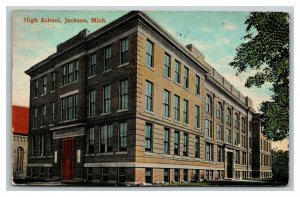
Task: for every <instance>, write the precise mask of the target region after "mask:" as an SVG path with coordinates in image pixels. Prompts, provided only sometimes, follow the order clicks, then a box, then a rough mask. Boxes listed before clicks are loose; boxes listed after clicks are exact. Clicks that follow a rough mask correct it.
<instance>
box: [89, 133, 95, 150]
mask: <svg viewBox="0 0 300 197" xmlns="http://www.w3.org/2000/svg"><path fill="white" fill-rule="evenodd" d="M94 132H95V130H94V128H88V132H87V152H88V153H94V151H95V138H94V137H95V133H94Z"/></svg>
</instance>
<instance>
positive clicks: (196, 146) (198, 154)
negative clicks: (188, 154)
mask: <svg viewBox="0 0 300 197" xmlns="http://www.w3.org/2000/svg"><path fill="white" fill-rule="evenodd" d="M195 158H200V137H199V136H196V141H195Z"/></svg>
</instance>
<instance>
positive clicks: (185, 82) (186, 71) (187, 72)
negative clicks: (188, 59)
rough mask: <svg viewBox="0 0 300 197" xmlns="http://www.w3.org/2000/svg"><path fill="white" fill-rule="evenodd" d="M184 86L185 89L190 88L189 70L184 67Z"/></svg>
mask: <svg viewBox="0 0 300 197" xmlns="http://www.w3.org/2000/svg"><path fill="white" fill-rule="evenodd" d="M183 80H184V81H183V85H184V87H185V88H189V69H188V68H187V67H184V76H183Z"/></svg>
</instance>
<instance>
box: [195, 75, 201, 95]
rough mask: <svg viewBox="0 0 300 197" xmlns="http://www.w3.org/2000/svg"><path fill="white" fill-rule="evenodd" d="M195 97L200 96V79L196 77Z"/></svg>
mask: <svg viewBox="0 0 300 197" xmlns="http://www.w3.org/2000/svg"><path fill="white" fill-rule="evenodd" d="M196 95H200V77H199V76H198V75H196Z"/></svg>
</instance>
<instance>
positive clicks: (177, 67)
mask: <svg viewBox="0 0 300 197" xmlns="http://www.w3.org/2000/svg"><path fill="white" fill-rule="evenodd" d="M174 72H175V82H176V83H180V62H178V61H177V60H175V70H174Z"/></svg>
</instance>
